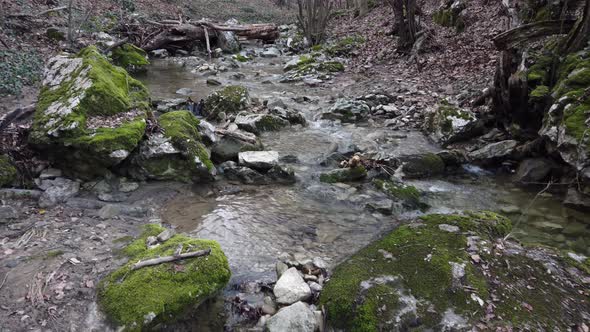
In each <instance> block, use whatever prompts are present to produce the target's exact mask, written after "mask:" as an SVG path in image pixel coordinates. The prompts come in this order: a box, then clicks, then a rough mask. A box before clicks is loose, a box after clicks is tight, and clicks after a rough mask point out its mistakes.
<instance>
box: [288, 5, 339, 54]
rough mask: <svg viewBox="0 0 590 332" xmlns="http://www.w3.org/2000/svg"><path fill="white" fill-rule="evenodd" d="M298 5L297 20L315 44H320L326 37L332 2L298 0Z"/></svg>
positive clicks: (309, 39) (307, 36)
mask: <svg viewBox="0 0 590 332" xmlns="http://www.w3.org/2000/svg"><path fill="white" fill-rule="evenodd" d="M297 6H298V7H299V14H298V15H297V20H298V21H299V26H300V27H301V29H302V30H303V34H304V35H305V37H306V38H307V40H308V41H309V42H310V43H312V44H313V45H317V44H320V43H321V42H322V41H323V40H324V37H325V33H326V25H327V24H328V18H329V16H330V11H331V10H332V3H331V2H330V1H329V0H297Z"/></svg>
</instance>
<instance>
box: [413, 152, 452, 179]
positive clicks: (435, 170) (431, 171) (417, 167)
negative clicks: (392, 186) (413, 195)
mask: <svg viewBox="0 0 590 332" xmlns="http://www.w3.org/2000/svg"><path fill="white" fill-rule="evenodd" d="M403 162H404V163H403V166H402V171H403V172H404V175H405V176H407V177H409V178H423V177H429V176H434V175H438V174H441V173H443V172H444V170H445V163H444V161H443V160H442V158H441V157H439V156H438V155H436V154H434V153H424V154H419V155H413V156H407V157H405V158H404V160H403Z"/></svg>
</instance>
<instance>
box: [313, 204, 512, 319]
mask: <svg viewBox="0 0 590 332" xmlns="http://www.w3.org/2000/svg"><path fill="white" fill-rule="evenodd" d="M488 218H490V219H491V220H488ZM504 219H505V218H503V217H500V216H498V215H495V214H493V213H491V212H483V213H473V214H469V215H429V216H426V217H424V218H423V220H424V224H423V225H422V226H421V227H418V226H411V225H406V226H401V227H399V228H398V229H396V230H395V231H393V232H391V233H389V234H387V235H386V236H385V237H383V238H382V239H381V240H378V241H376V242H374V243H372V244H370V245H369V246H368V247H366V248H364V249H362V250H361V251H359V252H358V253H356V254H355V255H353V256H352V257H350V258H349V259H348V260H346V261H345V262H344V263H342V264H340V265H339V266H338V267H336V269H335V270H334V273H333V275H332V277H331V279H330V280H329V281H328V283H327V284H326V286H325V287H324V290H323V291H322V293H321V296H320V304H323V305H325V306H326V309H327V312H328V320H329V322H330V323H331V324H332V325H333V326H334V327H336V328H341V329H345V330H349V331H383V330H392V329H393V326H392V325H389V326H387V325H386V324H387V322H388V321H390V324H392V323H394V324H397V325H395V326H397V327H399V326H404V325H403V324H404V318H405V317H404V316H403V315H402V316H401V317H399V318H400V319H401V322H400V321H396V320H395V319H390V317H395V316H396V315H397V314H398V313H399V310H400V309H402V308H403V306H404V304H403V303H402V302H400V301H398V300H397V299H398V296H400V295H402V294H406V293H407V294H411V295H412V296H414V297H416V299H417V303H416V304H417V314H418V316H419V317H418V319H417V321H418V322H420V323H421V324H422V325H420V326H419V328H422V329H436V328H437V327H438V324H439V323H440V319H441V314H442V312H444V311H445V310H446V309H447V308H454V310H455V312H456V313H457V314H461V315H463V316H464V317H465V318H467V319H470V318H471V315H472V313H474V312H477V311H480V310H481V309H480V307H479V305H478V304H477V303H476V302H475V301H472V300H471V298H470V293H469V292H467V291H465V289H463V287H459V288H455V287H453V284H452V281H453V280H452V272H451V268H452V267H451V264H450V262H455V263H459V264H460V263H464V264H465V273H466V280H465V281H464V283H465V284H466V285H467V286H470V287H472V288H473V289H475V291H474V293H475V294H476V295H477V296H479V297H480V298H487V296H488V284H487V282H486V280H485V278H484V276H483V274H482V273H481V272H480V271H479V269H478V268H477V267H476V266H474V265H472V263H471V261H470V259H469V257H468V254H467V252H466V251H465V246H466V237H465V235H464V233H466V232H479V231H480V230H482V229H483V230H488V229H489V228H493V227H496V226H498V225H499V224H503V223H504V222H505V220H504ZM499 220H501V222H499ZM440 224H449V225H455V226H458V227H459V228H460V232H459V233H451V232H446V231H441V230H440V229H439V228H438V225H440ZM482 224H485V225H486V226H482ZM487 224H490V225H494V226H487ZM500 228H502V227H500ZM502 231H504V230H503V229H502ZM495 233H496V232H493V233H492V234H495ZM478 234H480V236H484V237H488V236H489V234H490V233H487V232H483V233H478ZM384 251H385V252H388V253H390V254H392V255H393V259H388V258H386V257H385V255H384ZM384 276H389V277H390V278H389V280H390V281H389V282H384V283H383V282H382V283H377V284H378V286H373V287H372V288H370V289H369V291H368V292H367V291H366V283H365V287H362V286H361V283H362V282H363V281H370V280H372V279H374V278H377V277H384ZM408 318H410V317H408ZM411 321H416V320H415V319H411ZM414 327H416V326H414Z"/></svg>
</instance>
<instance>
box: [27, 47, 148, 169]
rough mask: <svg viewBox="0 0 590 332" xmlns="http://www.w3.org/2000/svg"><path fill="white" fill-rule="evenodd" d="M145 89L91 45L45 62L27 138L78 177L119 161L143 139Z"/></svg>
mask: <svg viewBox="0 0 590 332" xmlns="http://www.w3.org/2000/svg"><path fill="white" fill-rule="evenodd" d="M148 108H149V96H148V91H147V89H146V88H145V87H144V86H143V85H142V84H141V83H140V82H139V81H137V80H135V79H133V78H132V77H130V76H129V75H128V74H127V72H126V71H125V70H124V69H122V68H120V67H115V66H113V65H111V64H110V63H109V62H108V60H107V59H106V58H105V57H104V56H103V55H101V54H100V53H99V52H98V50H97V49H96V48H95V47H92V46H91V47H87V48H85V49H83V50H82V51H80V52H79V53H78V54H77V55H74V56H69V55H58V56H56V57H54V58H52V59H50V60H49V62H48V64H47V68H46V70H45V76H44V79H43V88H42V89H41V93H40V95H39V101H38V103H37V109H36V111H35V116H34V120H33V126H32V129H31V134H30V136H29V140H30V142H31V143H32V145H33V146H35V147H37V148H38V149H39V150H40V151H42V153H43V154H45V155H47V157H49V158H50V159H51V160H52V161H54V162H55V163H56V164H57V165H58V166H59V167H60V168H61V169H63V170H64V171H67V172H68V173H72V174H74V175H76V176H78V177H81V178H92V177H94V176H98V175H103V174H104V173H105V172H106V171H107V169H108V168H110V167H113V166H115V165H118V164H119V163H121V162H122V161H123V160H124V159H126V158H127V156H128V155H129V154H130V153H131V151H133V150H134V149H135V148H136V147H137V145H138V143H139V141H140V140H141V138H142V137H143V135H144V132H145V127H146V121H145V118H146V111H147V109H148Z"/></svg>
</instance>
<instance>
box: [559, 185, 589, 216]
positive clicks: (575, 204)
mask: <svg viewBox="0 0 590 332" xmlns="http://www.w3.org/2000/svg"><path fill="white" fill-rule="evenodd" d="M563 204H564V205H565V206H567V207H571V208H572V209H577V210H582V211H590V196H588V195H585V194H583V193H581V192H579V191H578V190H577V189H576V188H575V187H572V188H569V189H568V190H567V194H566V195H565V200H564V201H563Z"/></svg>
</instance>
